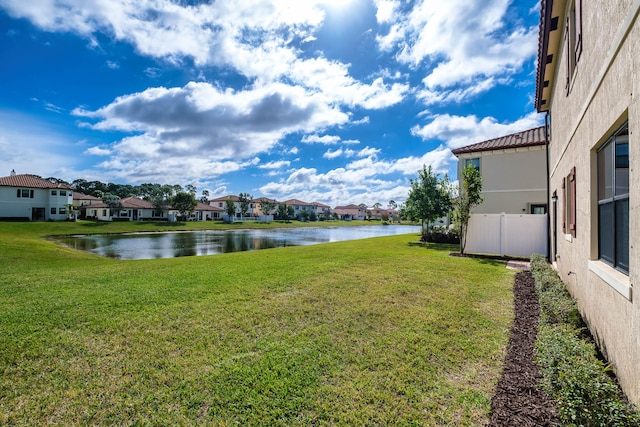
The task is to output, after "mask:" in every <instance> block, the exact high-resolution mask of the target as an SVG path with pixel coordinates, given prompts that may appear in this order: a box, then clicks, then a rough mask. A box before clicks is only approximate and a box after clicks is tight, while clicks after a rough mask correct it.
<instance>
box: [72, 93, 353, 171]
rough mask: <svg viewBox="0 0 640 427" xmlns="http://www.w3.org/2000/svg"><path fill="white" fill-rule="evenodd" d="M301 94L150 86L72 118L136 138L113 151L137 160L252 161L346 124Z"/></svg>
mask: <svg viewBox="0 0 640 427" xmlns="http://www.w3.org/2000/svg"><path fill="white" fill-rule="evenodd" d="M323 101H324V100H323V98H322V97H321V96H318V95H315V94H308V93H306V92H305V91H304V90H303V89H302V88H297V87H292V86H286V85H283V84H273V85H271V86H269V87H261V88H256V89H248V90H244V91H233V90H225V91H223V90H220V89H218V88H216V87H214V86H212V85H210V84H208V83H194V82H191V83H188V84H187V85H186V86H184V87H182V88H168V89H167V88H163V87H159V88H150V89H147V90H145V91H143V92H140V93H135V94H131V95H125V96H121V97H119V98H117V99H116V100H115V101H114V102H113V103H111V104H109V105H107V106H105V107H102V108H100V109H98V110H96V111H86V110H83V109H76V110H75V111H74V114H76V115H78V116H82V117H86V118H89V119H97V120H98V121H97V123H95V124H93V125H91V127H92V128H93V129H97V130H118V131H122V132H136V133H139V134H138V135H135V136H131V137H127V138H124V139H123V140H121V141H120V142H119V143H117V144H115V145H114V147H113V150H114V151H115V152H117V153H119V155H126V156H131V157H133V158H136V159H141V158H146V159H149V160H152V159H158V158H160V157H164V156H172V157H182V156H184V155H188V154H197V155H199V156H203V157H207V158H211V159H225V158H247V157H249V156H253V155H255V154H257V153H261V152H265V151H267V150H269V149H270V148H272V147H273V146H274V145H275V144H276V143H277V142H278V141H279V140H280V139H282V138H283V137H284V136H286V135H288V134H290V133H294V132H300V131H304V132H308V131H314V130H317V129H322V128H325V127H328V126H332V125H336V124H342V123H344V122H345V121H346V120H347V119H348V117H347V115H346V114H344V113H342V112H340V111H338V110H336V109H334V108H332V107H330V106H328V105H327V104H326V103H324V102H323Z"/></svg>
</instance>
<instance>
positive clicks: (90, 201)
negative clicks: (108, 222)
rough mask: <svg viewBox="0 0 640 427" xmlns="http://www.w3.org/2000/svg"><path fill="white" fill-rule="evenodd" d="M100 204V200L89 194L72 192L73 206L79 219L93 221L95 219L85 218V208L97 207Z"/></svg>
mask: <svg viewBox="0 0 640 427" xmlns="http://www.w3.org/2000/svg"><path fill="white" fill-rule="evenodd" d="M99 203H102V199H101V198H99V197H95V196H91V195H89V194H83V193H79V192H77V191H74V192H73V204H74V205H75V206H76V207H77V208H78V211H79V212H80V215H79V216H78V217H79V218H81V219H95V217H91V216H87V208H88V207H89V206H91V205H97V204H99Z"/></svg>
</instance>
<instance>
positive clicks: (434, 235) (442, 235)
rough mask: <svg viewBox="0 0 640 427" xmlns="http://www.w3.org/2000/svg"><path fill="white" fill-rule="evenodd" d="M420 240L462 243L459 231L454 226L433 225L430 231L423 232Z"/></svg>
mask: <svg viewBox="0 0 640 427" xmlns="http://www.w3.org/2000/svg"><path fill="white" fill-rule="evenodd" d="M420 240H422V241H423V242H433V243H451V244H458V243H460V236H459V235H458V231H457V230H455V229H453V228H447V227H433V228H432V229H431V230H430V231H429V232H423V233H422V238H421V239H420Z"/></svg>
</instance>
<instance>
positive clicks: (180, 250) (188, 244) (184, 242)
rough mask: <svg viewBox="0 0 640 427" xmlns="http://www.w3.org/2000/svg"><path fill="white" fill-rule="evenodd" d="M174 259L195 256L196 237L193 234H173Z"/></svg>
mask: <svg viewBox="0 0 640 427" xmlns="http://www.w3.org/2000/svg"><path fill="white" fill-rule="evenodd" d="M173 247H174V255H173V256H174V257H176V258H177V257H181V256H195V255H196V236H195V235H194V233H175V234H174V236H173Z"/></svg>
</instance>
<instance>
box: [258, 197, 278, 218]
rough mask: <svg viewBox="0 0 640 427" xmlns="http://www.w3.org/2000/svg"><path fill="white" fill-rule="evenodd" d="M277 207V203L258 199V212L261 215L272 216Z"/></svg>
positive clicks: (264, 198)
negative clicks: (260, 212) (259, 211)
mask: <svg viewBox="0 0 640 427" xmlns="http://www.w3.org/2000/svg"><path fill="white" fill-rule="evenodd" d="M277 207H278V202H276V201H275V200H271V199H267V198H266V197H263V198H261V199H260V210H261V211H262V215H271V214H273V213H274V211H275V210H276V208H277Z"/></svg>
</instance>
